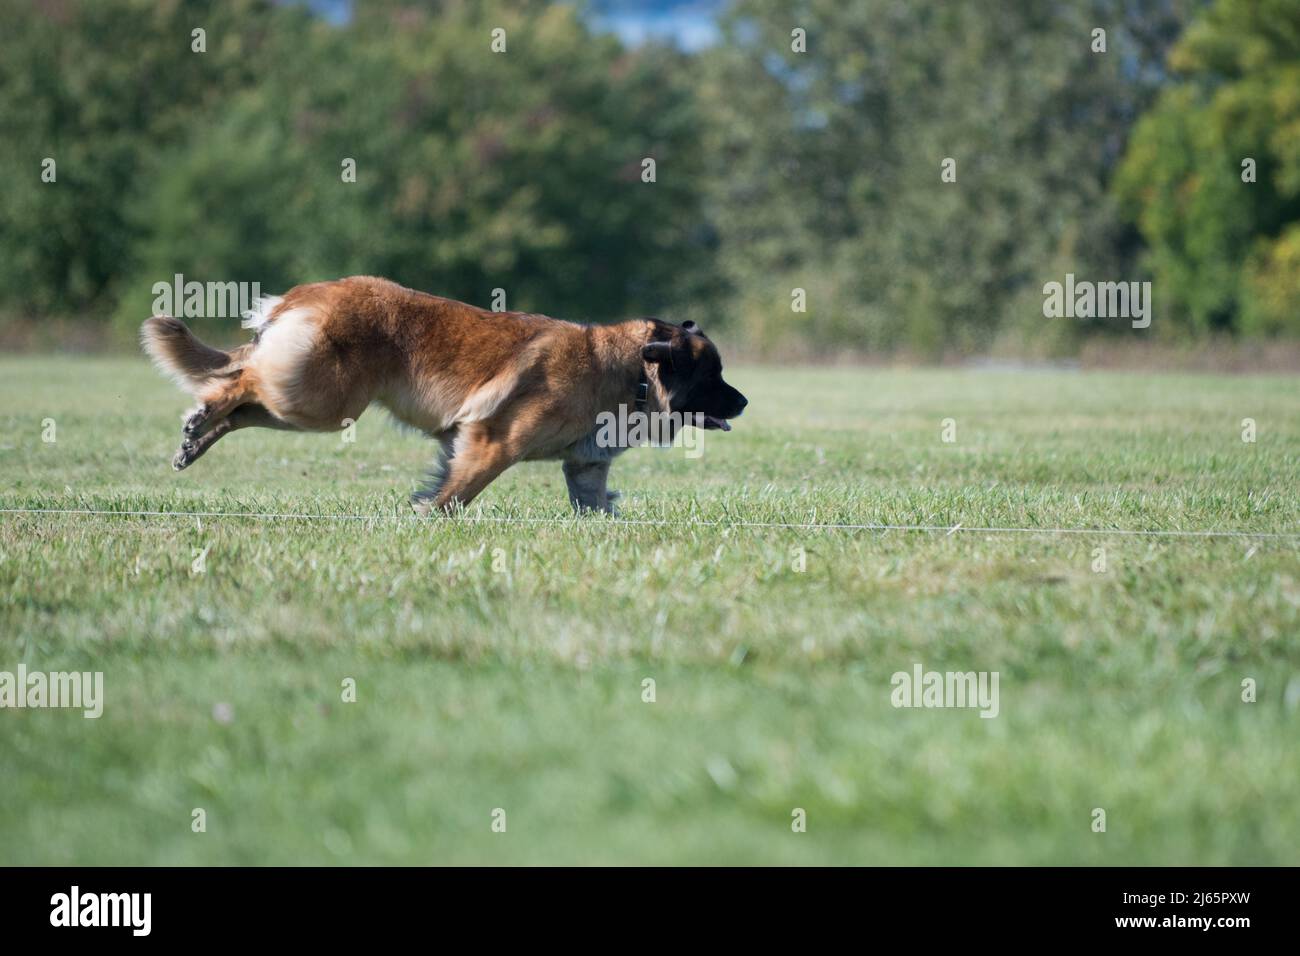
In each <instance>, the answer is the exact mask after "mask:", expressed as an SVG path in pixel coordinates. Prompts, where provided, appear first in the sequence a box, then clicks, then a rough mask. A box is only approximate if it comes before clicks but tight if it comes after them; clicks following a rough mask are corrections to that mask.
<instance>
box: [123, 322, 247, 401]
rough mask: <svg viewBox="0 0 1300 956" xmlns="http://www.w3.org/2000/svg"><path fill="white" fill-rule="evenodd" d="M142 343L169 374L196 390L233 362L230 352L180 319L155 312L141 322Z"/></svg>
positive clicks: (160, 369)
mask: <svg viewBox="0 0 1300 956" xmlns="http://www.w3.org/2000/svg"><path fill="white" fill-rule="evenodd" d="M140 344H141V345H142V346H143V347H144V350H145V352H147V353H148V354H149V357H150V358H151V359H153V364H154V365H156V366H157V367H158V371H160V372H162V373H163V374H164V375H166V376H167V377H168V378H170V379H172V380H173V381H174V382H175V383H176V384H177V385H179V386H180V387H181V388H182V389H183V390H185V391H187V392H189V393H190V394H195V393H196V392H197V391H198V390H199V389H200V388H201V387H202V386H203V384H204V383H205V382H207V381H208V380H209V379H210V378H212V377H213V376H214V375H216V374H217V373H218V372H220V371H222V370H223V369H225V368H226V367H227V366H229V365H230V364H231V363H232V361H233V360H234V357H233V356H232V355H231V354H230V353H229V352H224V351H222V350H221V349H214V348H212V346H210V345H204V344H203V343H202V342H200V341H199V340H198V339H196V338H195V337H194V333H193V332H191V331H190V330H189V329H188V328H186V326H185V323H184V322H182V321H181V320H180V319H173V318H172V317H171V316H170V315H155V316H154V317H153V318H151V319H145V322H144V325H142V326H140Z"/></svg>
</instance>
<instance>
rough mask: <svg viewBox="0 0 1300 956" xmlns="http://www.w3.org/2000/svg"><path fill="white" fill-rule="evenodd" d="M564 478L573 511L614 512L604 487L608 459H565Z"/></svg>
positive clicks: (606, 479)
mask: <svg viewBox="0 0 1300 956" xmlns="http://www.w3.org/2000/svg"><path fill="white" fill-rule="evenodd" d="M564 480H565V482H567V483H568V485H569V503H570V504H572V505H573V510H574V511H576V512H578V513H582V512H583V511H604V512H606V513H608V514H613V513H614V505H613V504H612V502H611V500H610V499H611V495H610V493H609V491H607V490H606V488H605V483H606V482H607V481H608V480H609V462H608V461H566V462H565V463H564Z"/></svg>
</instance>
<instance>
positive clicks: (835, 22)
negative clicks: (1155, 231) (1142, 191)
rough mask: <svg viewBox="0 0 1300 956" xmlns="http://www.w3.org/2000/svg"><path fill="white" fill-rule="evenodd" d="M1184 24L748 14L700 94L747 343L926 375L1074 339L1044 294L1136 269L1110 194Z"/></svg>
mask: <svg viewBox="0 0 1300 956" xmlns="http://www.w3.org/2000/svg"><path fill="white" fill-rule="evenodd" d="M1186 6H1187V5H1186V4H1182V3H1176V2H1175V3H1169V4H1160V5H1154V4H1152V5H1146V6H1141V5H1136V4H1129V3H1124V2H1120V0H1076V2H1061V3H1046V2H1043V3H1027V4H1006V3H1000V2H991V0H989V2H983V0H981V2H972V3H949V2H920V0H918V2H912V3H906V4H900V3H894V2H891V0H856V2H845V0H805V2H803V3H799V4H795V5H793V6H792V5H791V4H789V3H785V2H782V0H738V2H736V3H735V4H734V6H733V8H732V10H731V12H730V14H729V15H728V17H727V18H726V20H725V23H724V30H725V38H726V39H725V42H724V44H723V45H722V46H721V48H719V49H718V50H716V51H714V52H713V53H711V54H710V55H709V56H708V57H707V58H706V63H707V66H708V69H709V75H708V82H707V83H706V84H705V85H704V87H703V91H702V93H703V96H704V97H705V101H706V103H707V105H708V108H709V110H710V117H711V122H710V123H709V130H710V133H711V137H712V138H711V141H710V144H709V149H708V150H707V153H708V155H709V156H710V157H711V159H713V160H714V166H713V178H712V180H711V190H710V194H711V199H712V202H713V205H712V212H713V215H714V218H715V220H716V222H717V227H718V229H719V233H720V236H721V244H722V262H723V269H724V275H725V277H726V278H727V280H728V281H729V283H730V285H731V289H732V295H733V296H734V298H735V299H736V300H737V302H738V303H739V307H738V308H737V309H736V311H737V312H739V313H740V314H742V315H744V316H745V317H746V321H747V323H748V324H749V326H750V329H751V332H752V334H753V336H754V337H755V338H756V339H758V340H759V341H760V342H764V343H765V344H767V345H768V347H771V348H775V347H780V348H786V347H789V346H791V345H793V346H795V347H800V346H802V347H808V344H809V343H811V347H812V348H814V349H817V350H822V351H824V350H827V349H831V348H835V347H840V346H849V347H855V348H857V349H872V350H877V349H879V350H889V349H895V348H899V347H904V348H909V349H912V350H915V351H919V352H921V353H924V354H931V355H932V354H937V353H941V352H944V351H949V350H954V351H957V350H969V349H977V348H982V347H985V346H987V345H988V344H989V343H991V342H992V341H994V340H995V337H996V336H998V335H999V334H1001V335H1004V336H1018V337H1019V338H1020V339H1021V340H1022V341H1021V342H1019V343H1018V344H1019V345H1022V346H1023V347H1027V348H1034V347H1035V344H1034V342H1033V341H1031V340H1036V341H1037V343H1039V347H1041V348H1048V347H1050V345H1051V343H1052V342H1053V340H1055V339H1061V338H1064V339H1067V340H1068V338H1069V336H1071V335H1073V334H1074V329H1075V328H1077V326H1069V325H1066V324H1064V323H1058V324H1057V325H1055V326H1052V327H1048V326H1045V325H1044V323H1043V318H1042V313H1041V305H1042V295H1041V288H1042V285H1043V283H1044V282H1045V281H1048V280H1050V279H1052V278H1056V279H1059V278H1061V276H1062V274H1063V273H1064V272H1066V271H1075V272H1078V273H1087V272H1095V273H1101V274H1104V275H1106V276H1116V277H1118V276H1117V275H1116V274H1117V273H1118V272H1120V270H1121V269H1122V268H1123V266H1124V265H1125V264H1126V259H1127V255H1128V251H1129V246H1128V242H1127V237H1126V236H1125V231H1124V229H1123V227H1122V224H1121V223H1120V222H1119V221H1118V217H1117V215H1116V211H1115V209H1114V204H1113V202H1112V200H1111V199H1110V197H1109V195H1108V187H1109V180H1110V177H1111V174H1112V172H1113V170H1114V167H1115V164H1116V162H1117V159H1118V157H1119V154H1120V151H1121V149H1122V147H1123V144H1124V140H1125V137H1126V134H1127V131H1128V129H1129V127H1130V125H1131V123H1132V122H1133V119H1134V117H1136V116H1137V115H1138V113H1139V112H1140V111H1141V110H1142V109H1143V108H1144V106H1145V105H1146V104H1147V103H1148V102H1149V101H1150V100H1151V98H1152V96H1153V93H1154V91H1155V89H1156V88H1157V86H1158V84H1159V82H1160V81H1161V78H1162V77H1161V74H1160V72H1159V70H1158V68H1157V67H1158V64H1159V63H1160V61H1161V59H1162V58H1163V55H1164V52H1165V50H1166V48H1167V47H1168V45H1169V44H1170V42H1171V41H1172V40H1173V38H1174V37H1175V36H1176V35H1177V33H1178V31H1179V29H1180V27H1181V25H1182V23H1183V22H1184V21H1185V18H1186V12H1185V8H1186ZM1096 28H1104V29H1105V30H1106V31H1107V37H1106V41H1107V49H1106V52H1105V53H1100V52H1094V51H1093V32H1092V31H1093V30H1094V29H1096ZM795 29H802V30H803V31H805V36H806V52H800V51H799V50H798V49H796V48H794V47H795V41H796V40H797V39H798V38H797V37H792V35H791V34H792V31H793V30H795ZM947 158H951V159H953V160H955V162H956V177H957V179H956V182H955V183H945V182H943V181H941V176H940V171H941V163H942V162H943V160H944V159H947ZM792 287H799V288H804V289H806V290H807V291H808V309H807V312H806V313H795V312H792V311H791V308H790V289H791V288H792Z"/></svg>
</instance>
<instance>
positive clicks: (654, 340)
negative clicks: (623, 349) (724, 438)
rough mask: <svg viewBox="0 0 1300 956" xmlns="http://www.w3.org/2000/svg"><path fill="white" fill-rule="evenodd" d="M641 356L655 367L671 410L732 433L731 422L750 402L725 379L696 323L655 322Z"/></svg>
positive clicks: (718, 359) (715, 353)
mask: <svg viewBox="0 0 1300 956" xmlns="http://www.w3.org/2000/svg"><path fill="white" fill-rule="evenodd" d="M641 357H642V358H643V359H645V361H646V362H648V363H649V364H651V365H653V366H654V367H655V371H656V374H657V376H658V379H659V385H660V386H661V387H662V388H663V391H664V394H665V396H666V397H667V400H668V409H669V411H673V412H678V413H680V414H682V415H699V416H701V421H702V422H703V426H704V427H705V428H720V429H722V430H723V431H731V424H730V422H729V419H732V418H736V417H737V416H738V415H740V413H741V412H743V411H744V410H745V406H746V405H748V404H749V400H748V399H747V398H745V396H744V395H742V394H740V392H739V391H738V390H737V389H735V388H733V387H732V386H730V385H728V384H727V383H726V382H724V381H723V380H722V358H721V357H720V356H719V355H718V349H717V347H716V346H715V345H714V344H713V343H712V342H711V341H709V337H708V336H707V335H705V334H704V332H703V331H702V330H701V329H700V327H699V326H698V325H696V324H695V323H694V322H683V323H682V324H681V325H670V324H668V323H667V322H660V321H659V320H657V319H656V320H654V329H653V331H652V332H651V336H650V341H649V342H648V343H646V345H645V347H644V348H642V349H641Z"/></svg>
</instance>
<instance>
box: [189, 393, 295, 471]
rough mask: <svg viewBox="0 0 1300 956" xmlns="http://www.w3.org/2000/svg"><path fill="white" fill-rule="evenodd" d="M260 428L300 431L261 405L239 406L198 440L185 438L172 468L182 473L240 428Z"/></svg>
mask: <svg viewBox="0 0 1300 956" xmlns="http://www.w3.org/2000/svg"><path fill="white" fill-rule="evenodd" d="M250 427H260V428H278V429H281V430H283V431H295V432H296V431H301V429H299V428H298V427H296V426H294V425H291V424H289V423H288V422H286V421H284V420H283V419H280V418H276V417H275V416H274V415H272V414H271V413H270V412H268V411H267V410H266V409H265V408H263V407H262V406H261V405H258V404H255V403H250V404H247V405H240V406H239V407H237V408H235V409H233V410H232V411H231V412H230V414H228V415H226V416H225V417H224V418H222V419H221V420H220V421H218V422H216V423H215V424H213V425H212V426H211V427H209V428H208V430H207V431H205V432H204V433H203V434H202V435H200V436H199V437H198V438H186V439H185V440H184V441H182V442H181V447H180V450H179V451H177V452H176V457H175V458H173V459H172V467H173V468H175V469H176V470H177V471H184V470H185V469H186V468H188V467H189V466H190V465H192V464H194V462H196V461H198V460H199V458H201V457H202V456H203V454H204V453H205V452H206V451H207V450H208V449H209V448H211V447H212V446H213V445H215V444H216V443H217V442H218V441H219V440H220V439H221V438H223V437H224V436H226V435H228V434H230V433H231V432H233V431H238V430H239V429H241V428H250Z"/></svg>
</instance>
